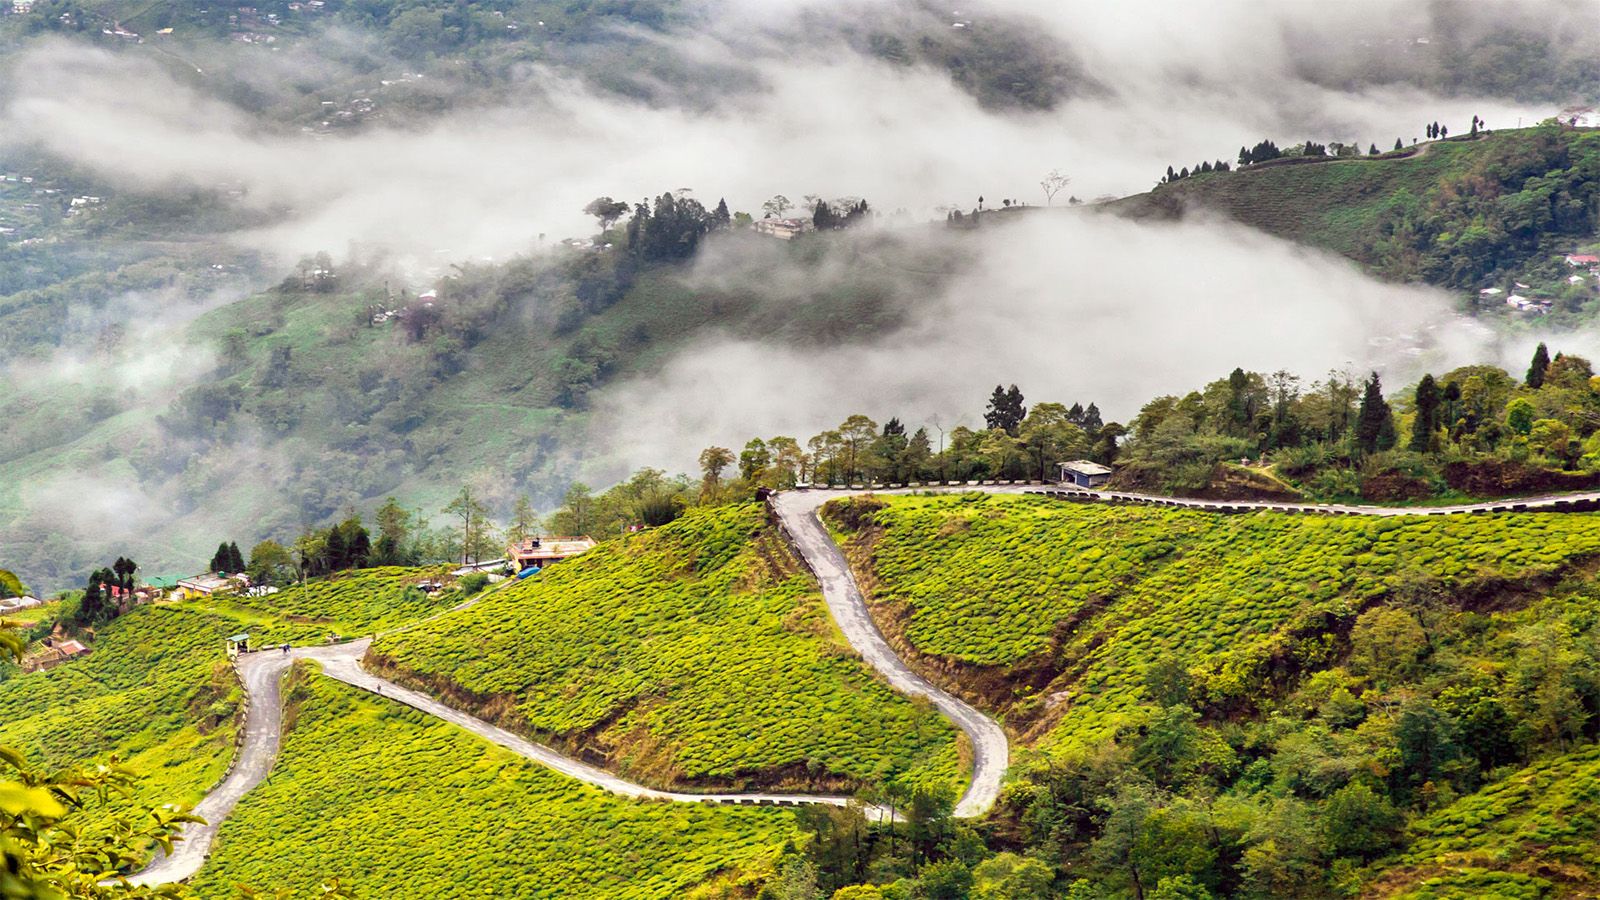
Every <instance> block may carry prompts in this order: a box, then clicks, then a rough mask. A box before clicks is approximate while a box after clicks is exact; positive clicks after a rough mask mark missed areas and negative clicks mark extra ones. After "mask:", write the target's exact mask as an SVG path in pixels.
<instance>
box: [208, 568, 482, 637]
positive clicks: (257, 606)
mask: <svg viewBox="0 0 1600 900" xmlns="http://www.w3.org/2000/svg"><path fill="white" fill-rule="evenodd" d="M450 571H451V567H450V566H432V567H424V568H407V567H403V566H384V567H380V568H373V569H355V570H349V571H344V572H336V573H334V574H332V575H329V576H327V577H324V578H316V579H312V580H310V581H307V582H306V583H305V584H296V585H290V586H288V587H286V588H284V589H282V590H280V591H278V592H277V593H274V594H267V595H265V596H260V597H240V598H236V599H234V600H233V601H232V603H233V605H234V606H236V607H242V608H244V609H250V610H259V611H260V612H261V613H263V614H264V615H265V616H267V617H269V618H275V619H281V620H283V621H284V622H286V623H292V624H300V625H315V626H317V627H318V628H320V629H322V630H325V631H328V632H335V633H338V634H342V635H345V636H352V635H363V634H370V633H372V632H374V631H382V630H384V629H386V628H393V627H395V626H397V625H402V624H404V623H406V622H411V621H415V620H417V619H422V618H426V617H427V616H430V615H433V614H435V613H438V612H441V611H443V610H447V609H449V608H450V607H452V606H455V605H456V604H458V603H460V602H461V601H462V599H463V597H462V594H461V592H460V591H459V590H457V589H456V588H455V587H454V585H453V584H451V582H452V581H453V579H452V578H451V577H450ZM430 582H431V583H437V584H439V585H441V589H439V590H436V591H435V592H434V593H431V594H430V593H428V591H427V589H426V586H427V585H428V584H429V583H430Z"/></svg>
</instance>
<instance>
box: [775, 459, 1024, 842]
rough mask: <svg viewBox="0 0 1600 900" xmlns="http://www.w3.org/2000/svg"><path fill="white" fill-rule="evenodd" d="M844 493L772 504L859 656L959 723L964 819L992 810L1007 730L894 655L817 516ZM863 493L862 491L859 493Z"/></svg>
mask: <svg viewBox="0 0 1600 900" xmlns="http://www.w3.org/2000/svg"><path fill="white" fill-rule="evenodd" d="M988 490H990V491H996V490H999V491H1022V490H1026V488H1023V487H1005V488H988ZM847 493H849V492H841V491H788V492H784V493H781V494H778V495H776V496H775V497H773V500H772V508H773V509H774V510H775V511H776V512H777V514H778V518H779V520H780V521H782V522H783V527H784V530H785V531H786V532H787V533H788V536H789V540H790V541H791V543H792V545H793V546H794V547H795V549H796V550H798V551H799V553H800V557H801V558H802V559H804V560H805V561H806V564H807V565H808V566H810V567H811V571H812V573H813V574H815V575H816V576H817V581H818V582H819V583H821V585H822V596H823V598H824V599H825V600H827V602H828V612H829V613H831V614H832V615H833V620H834V621H835V622H836V623H838V625H839V630H840V631H842V632H844V636H845V640H847V641H849V642H850V646H851V647H854V648H855V650H856V652H857V653H860V654H861V658H862V659H864V660H866V662H867V664H868V665H870V666H872V668H874V669H876V670H877V672H878V674H879V675H882V676H883V678H884V680H885V681H887V682H889V684H890V685H891V686H892V687H894V689H895V690H897V691H899V692H900V693H902V694H908V695H910V696H913V697H925V698H927V699H928V701H929V702H931V703H932V704H933V705H934V706H935V707H936V708H937V709H938V710H939V712H941V713H943V714H944V715H945V717H946V718H948V719H949V720H950V721H952V722H954V723H955V724H956V727H958V728H960V729H961V731H962V732H963V733H964V734H966V736H967V739H968V741H970V742H971V744H972V781H971V782H970V783H969V784H968V785H967V791H966V793H965V794H963V795H962V797H961V800H960V801H959V802H958V803H957V804H956V809H955V813H956V815H958V816H961V817H963V818H970V817H973V816H981V815H983V814H984V813H986V812H988V811H989V808H990V807H991V806H994V802H995V800H996V799H998V798H999V796H1000V782H1001V780H1002V779H1004V778H1005V775H1006V766H1007V765H1008V763H1009V760H1010V753H1011V750H1010V745H1009V744H1008V743H1007V741H1006V732H1005V729H1003V728H1001V727H1000V723H998V722H996V721H995V720H994V719H991V718H990V717H989V716H987V715H984V714H983V713H981V712H979V711H978V710H977V709H975V708H973V707H972V706H969V705H968V704H967V703H965V702H963V701H961V700H958V699H956V698H955V697H953V696H951V695H950V694H947V693H945V692H944V691H942V690H940V689H939V688H937V687H935V686H934V685H933V684H932V683H930V682H929V681H928V680H927V679H926V678H923V677H922V676H921V675H918V674H917V673H916V672H913V671H911V667H910V666H908V665H906V663H905V661H904V660H902V659H901V658H900V657H899V656H896V655H895V652H894V649H893V648H891V647H890V646H889V642H888V641H887V640H885V639H884V637H883V632H881V631H879V630H878V626H877V623H875V622H873V620H872V613H871V612H869V611H868V609H867V601H866V598H864V597H863V596H862V595H861V588H860V586H859V585H857V584H856V579H855V576H854V575H853V574H851V572H850V565H849V564H848V563H847V562H846V561H845V558H844V553H843V552H842V551H841V550H840V549H839V545H838V544H835V543H834V541H833V537H832V536H831V535H829V534H828V530H827V529H826V528H824V527H823V525H822V522H821V520H819V519H818V518H817V510H819V509H821V508H822V505H823V504H824V503H826V502H828V501H829V500H833V499H835V498H837V497H840V496H844V495H846V494H847ZM856 493H861V492H856Z"/></svg>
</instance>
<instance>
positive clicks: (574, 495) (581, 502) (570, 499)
mask: <svg viewBox="0 0 1600 900" xmlns="http://www.w3.org/2000/svg"><path fill="white" fill-rule="evenodd" d="M595 506H596V502H595V497H594V492H593V491H592V490H590V488H589V486H588V485H587V484H584V483H583V482H581V481H574V482H573V483H572V484H571V485H570V486H568V487H567V492H566V494H565V495H563V497H562V499H561V508H560V509H559V510H557V511H556V513H555V515H553V516H551V518H550V530H551V531H552V532H554V533H555V534H569V535H581V534H588V533H589V532H590V531H593V530H594V528H595V525H596V524H597V523H596V510H595Z"/></svg>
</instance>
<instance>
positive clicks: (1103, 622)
mask: <svg viewBox="0 0 1600 900" xmlns="http://www.w3.org/2000/svg"><path fill="white" fill-rule="evenodd" d="M862 503H865V504H870V505H874V506H875V505H877V504H879V503H883V504H885V505H884V506H883V507H882V508H879V509H876V510H871V511H870V512H869V513H868V515H869V517H870V521H871V522H872V526H871V528H870V529H869V530H867V531H865V532H864V533H862V534H861V535H859V536H858V537H857V538H856V539H855V540H854V541H853V548H854V558H855V559H856V560H857V561H858V562H859V563H860V566H861V568H862V569H863V570H864V571H863V574H865V575H866V577H867V580H868V583H870V584H874V585H876V590H875V591H874V594H875V600H876V601H877V603H878V604H879V610H880V614H879V619H880V622H887V623H888V624H889V627H890V629H891V630H892V631H895V632H897V633H898V635H899V637H900V640H901V643H902V644H903V645H905V646H907V647H908V648H909V649H910V650H911V651H912V652H913V653H915V654H918V655H921V656H923V657H925V658H927V659H928V660H929V661H930V662H931V663H933V665H934V667H935V668H936V669H942V670H944V671H946V672H949V673H952V677H963V676H965V675H973V676H976V677H975V678H973V679H966V683H967V684H969V685H970V684H972V683H976V684H979V685H990V686H991V689H990V690H989V699H990V705H991V706H995V705H998V706H1002V707H1005V708H1008V710H1009V713H1010V714H1011V716H1012V717H1013V724H1018V723H1022V722H1027V723H1032V724H1033V725H1034V728H1035V737H1037V738H1038V742H1039V744H1040V746H1042V747H1045V748H1048V749H1051V750H1055V751H1060V752H1068V753H1070V752H1072V751H1074V750H1079V751H1081V750H1082V749H1083V748H1084V747H1086V746H1088V745H1090V744H1093V743H1094V742H1097V741H1100V740H1104V739H1107V738H1109V737H1110V736H1112V735H1113V734H1114V733H1115V732H1116V730H1117V729H1118V728H1119V727H1123V726H1126V725H1128V724H1130V723H1134V722H1138V721H1140V720H1141V719H1142V718H1144V716H1145V715H1146V713H1147V706H1146V705H1147V704H1150V703H1151V702H1152V701H1151V692H1150V691H1149V690H1147V688H1146V686H1145V680H1146V676H1147V674H1148V672H1149V671H1150V670H1151V669H1152V667H1154V666H1155V665H1156V663H1158V662H1159V661H1161V660H1163V659H1177V660H1180V661H1182V663H1183V664H1184V665H1185V666H1186V667H1187V668H1188V669H1189V670H1190V671H1191V672H1193V673H1194V676H1195V679H1196V683H1195V686H1194V689H1195V691H1196V693H1197V694H1198V695H1199V696H1201V697H1203V698H1204V701H1205V703H1206V704H1207V705H1209V706H1210V707H1213V708H1216V709H1219V710H1246V709H1251V708H1253V707H1255V706H1256V705H1257V704H1258V703H1259V702H1261V701H1262V700H1263V698H1264V697H1266V696H1270V695H1272V694H1273V693H1274V692H1281V691H1283V690H1284V689H1286V688H1288V687H1290V686H1292V684H1293V682H1294V679H1295V678H1296V677H1297V675H1299V674H1300V673H1303V672H1306V671H1308V670H1314V669H1316V668H1320V667H1322V666H1325V665H1327V664H1329V663H1331V662H1333V661H1335V659H1336V658H1337V655H1338V653H1339V650H1340V646H1339V643H1340V641H1341V639H1342V638H1343V637H1344V635H1345V633H1347V632H1348V629H1349V626H1350V622H1351V620H1353V619H1354V618H1355V617H1356V616H1357V615H1358V614H1359V613H1361V612H1362V611H1363V610H1364V609H1365V608H1366V607H1367V606H1369V605H1370V604H1372V603H1374V602H1377V601H1379V600H1381V599H1383V598H1384V597H1386V596H1388V595H1390V594H1392V593H1393V592H1394V591H1395V590H1396V589H1397V586H1399V585H1401V584H1402V583H1403V582H1406V581H1417V580H1423V581H1427V582H1430V583H1432V584H1435V585H1437V586H1438V589H1440V590H1442V591H1445V592H1447V593H1450V594H1452V595H1453V596H1455V597H1457V598H1459V600H1460V602H1462V603H1466V604H1474V605H1481V604H1491V605H1492V604H1495V603H1500V602H1505V601H1504V599H1503V597H1504V596H1505V595H1511V596H1515V595H1516V594H1517V593H1518V592H1519V591H1526V590H1531V589H1534V588H1536V587H1537V586H1538V585H1540V584H1541V583H1546V584H1547V583H1550V582H1553V580H1554V577H1555V576H1557V575H1559V574H1561V573H1564V572H1567V571H1570V570H1571V569H1572V568H1573V567H1574V566H1575V565H1576V564H1577V563H1578V562H1580V561H1583V560H1586V559H1589V558H1593V557H1595V556H1596V555H1597V554H1600V518H1597V517H1591V516H1583V515H1554V514H1551V515H1540V514H1522V515H1496V516H1466V515H1460V516H1441V517H1428V518H1389V519H1376V518H1374V519H1368V518H1362V517H1319V516H1304V517H1301V516H1288V515H1275V514H1261V515H1251V516H1218V515H1211V514H1206V513H1197V512H1187V511H1176V510H1162V509H1153V508H1144V507H1121V508H1117V507H1102V506H1088V505H1078V504H1065V503H1058V502H1055V501H1050V500H1045V499H1040V498H1023V497H1001V496H983V495H976V494H973V495H967V496H963V497H934V498H926V497H925V498H893V499H887V500H862V501H856V505H857V506H859V505H860V504H862ZM847 508H848V507H847ZM960 686H961V685H960V684H957V687H958V689H959V687H960Z"/></svg>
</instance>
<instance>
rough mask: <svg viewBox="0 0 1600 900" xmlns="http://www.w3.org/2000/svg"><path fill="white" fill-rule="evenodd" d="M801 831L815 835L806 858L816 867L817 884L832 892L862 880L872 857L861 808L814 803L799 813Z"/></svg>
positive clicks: (797, 817) (801, 809)
mask: <svg viewBox="0 0 1600 900" xmlns="http://www.w3.org/2000/svg"><path fill="white" fill-rule="evenodd" d="M795 819H796V821H797V822H798V824H799V825H800V828H801V829H802V830H804V831H807V832H809V833H810V834H811V841H810V843H809V844H807V845H806V855H807V856H808V857H809V858H810V859H811V861H812V862H813V863H814V864H815V868H816V871H817V883H818V884H819V885H820V886H821V888H822V890H824V891H828V890H833V889H837V888H840V887H844V886H846V885H849V884H853V883H855V882H857V881H861V880H863V879H864V878H866V876H867V864H868V862H869V861H870V857H871V848H870V844H869V843H868V841H867V836H868V834H869V832H870V829H869V828H868V826H867V819H866V816H865V815H863V813H862V808H861V807H860V806H857V805H850V806H844V807H839V806H828V805H825V804H820V803H818V804H811V805H808V806H803V807H801V808H800V810H799V811H798V812H797V813H796V814H795Z"/></svg>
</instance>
